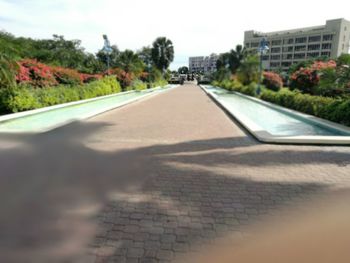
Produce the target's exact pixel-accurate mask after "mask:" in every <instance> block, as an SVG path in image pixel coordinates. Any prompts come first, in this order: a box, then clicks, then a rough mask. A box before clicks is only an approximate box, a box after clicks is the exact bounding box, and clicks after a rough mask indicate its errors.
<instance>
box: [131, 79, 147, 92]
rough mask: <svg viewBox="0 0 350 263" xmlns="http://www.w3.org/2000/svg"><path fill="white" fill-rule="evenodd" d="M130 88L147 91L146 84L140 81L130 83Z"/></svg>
mask: <svg viewBox="0 0 350 263" xmlns="http://www.w3.org/2000/svg"><path fill="white" fill-rule="evenodd" d="M131 88H132V89H133V90H144V89H147V84H146V83H144V82H142V81H141V80H134V81H133V82H132V83H131Z"/></svg>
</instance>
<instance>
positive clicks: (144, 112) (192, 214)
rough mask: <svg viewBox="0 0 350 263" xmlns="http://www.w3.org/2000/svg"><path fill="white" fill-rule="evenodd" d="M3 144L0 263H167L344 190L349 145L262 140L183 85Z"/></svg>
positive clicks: (349, 174) (349, 175)
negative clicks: (81, 120)
mask: <svg viewBox="0 0 350 263" xmlns="http://www.w3.org/2000/svg"><path fill="white" fill-rule="evenodd" d="M257 114H259V113H257ZM1 142H2V143H1V148H0V149H1V151H0V162H1V163H0V165H1V166H0V167H1V177H0V178H1V179H0V180H1V182H0V200H1V201H0V205H1V207H0V209H1V211H2V213H1V215H0V232H1V233H2V234H1V235H0V255H1V256H0V259H1V257H2V258H3V259H6V260H7V261H6V262H23V260H25V262H172V261H176V260H180V259H181V258H182V257H183V256H186V255H187V254H190V253H195V252H196V251H198V250H200V248H201V247H202V246H203V245H205V244H208V243H211V242H213V241H214V240H216V239H217V238H220V237H224V236H225V235H228V234H237V236H240V235H244V233H245V231H246V229H249V226H250V225H251V224H253V223H255V222H259V221H262V220H263V219H264V218H265V217H266V216H268V215H271V214H274V213H278V211H281V210H283V209H288V208H289V207H293V206H295V205H296V204H300V203H303V202H305V201H307V200H309V199H311V198H314V197H317V196H327V194H329V193H332V192H334V191H337V190H339V189H344V188H345V189H347V188H349V186H350V148H349V147H330V146H324V147H318V146H287V145H267V144H260V143H258V142H257V141H255V140H254V139H253V138H252V137H250V136H249V135H247V134H246V133H245V132H244V131H243V130H242V129H241V128H240V127H239V126H238V125H237V124H235V123H234V122H233V121H232V120H231V119H230V118H229V117H227V116H226V115H225V113H224V112H223V111H222V110H221V109H220V108H219V107H218V106H217V105H216V104H215V103H214V102H213V101H211V100H210V98H208V97H207V96H206V95H205V94H204V92H203V91H201V90H200V88H199V87H197V86H195V85H189V84H188V85H184V86H181V87H179V88H176V89H174V90H171V91H168V92H165V93H163V94H160V95H157V96H154V97H150V98H148V99H145V100H143V101H139V102H136V103H133V104H130V105H128V106H125V107H122V108H119V109H116V110H113V111H110V112H107V113H104V114H102V115H99V116H96V117H94V118H91V119H89V120H87V121H85V122H80V123H74V124H72V125H68V126H66V127H63V128H60V129H57V130H55V131H51V132H49V133H47V134H43V135H34V136H16V137H13V136H2V137H1ZM0 261H1V260H0ZM2 261H4V260H2ZM2 261H1V262H2ZM180 261H181V260H180ZM4 262H5V261H4Z"/></svg>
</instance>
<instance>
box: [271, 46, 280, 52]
mask: <svg viewBox="0 0 350 263" xmlns="http://www.w3.org/2000/svg"><path fill="white" fill-rule="evenodd" d="M280 52H281V48H280V47H273V48H271V53H280Z"/></svg>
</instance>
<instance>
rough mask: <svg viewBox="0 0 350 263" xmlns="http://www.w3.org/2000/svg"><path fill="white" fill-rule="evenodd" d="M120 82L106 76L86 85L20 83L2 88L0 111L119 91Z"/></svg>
mask: <svg viewBox="0 0 350 263" xmlns="http://www.w3.org/2000/svg"><path fill="white" fill-rule="evenodd" d="M120 91H121V87H120V84H119V83H118V82H117V81H116V80H115V78H114V77H105V78H103V79H101V80H97V81H93V82H90V83H88V84H85V85H78V86H56V87H49V88H33V87H31V86H24V85H20V86H17V87H13V88H5V89H1V90H0V112H1V113H11V112H19V111H25V110H31V109H36V108H41V107H46V106H52V105H56V104H61V103H66V102H71V101H77V100H82V99H90V98H94V97H98V96H103V95H108V94H112V93H118V92H120Z"/></svg>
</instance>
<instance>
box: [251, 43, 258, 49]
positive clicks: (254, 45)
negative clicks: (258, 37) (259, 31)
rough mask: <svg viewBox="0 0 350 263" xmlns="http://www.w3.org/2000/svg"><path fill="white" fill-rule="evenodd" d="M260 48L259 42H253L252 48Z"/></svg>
mask: <svg viewBox="0 0 350 263" xmlns="http://www.w3.org/2000/svg"><path fill="white" fill-rule="evenodd" d="M258 46H259V42H252V43H251V44H250V47H252V48H253V47H258Z"/></svg>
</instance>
